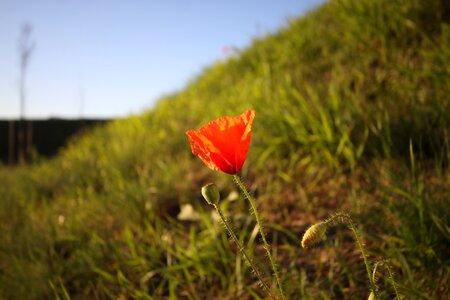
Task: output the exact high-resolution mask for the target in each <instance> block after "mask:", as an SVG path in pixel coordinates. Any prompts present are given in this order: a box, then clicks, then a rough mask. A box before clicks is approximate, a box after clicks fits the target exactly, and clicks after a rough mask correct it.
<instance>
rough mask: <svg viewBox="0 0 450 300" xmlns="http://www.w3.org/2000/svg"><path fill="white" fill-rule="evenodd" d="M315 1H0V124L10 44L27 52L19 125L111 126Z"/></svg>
mask: <svg viewBox="0 0 450 300" xmlns="http://www.w3.org/2000/svg"><path fill="white" fill-rule="evenodd" d="M323 1H324V0H259V1H258V0H241V1H238V0H228V1H224V0H222V1H216V0H209V1H207V0H166V1H157V0H128V1H125V0H123V1H116V0H78V1H76V0H0V119H11V118H19V117H20V96H19V95H20V94H19V86H20V84H19V82H20V79H19V78H20V51H19V37H20V35H21V32H22V28H23V26H24V25H25V24H29V25H30V26H31V28H32V30H31V34H30V44H31V43H33V44H34V48H33V50H32V52H31V55H30V59H29V63H28V67H27V71H26V73H25V91H26V93H25V95H26V98H25V100H26V102H25V107H24V116H25V118H30V119H44V118H50V117H52V118H80V117H82V118H116V117H125V116H128V115H131V114H139V113H141V112H143V111H144V110H146V109H150V108H151V107H152V105H153V104H154V103H155V101H157V100H158V99H160V98H161V97H162V96H164V95H167V94H171V93H174V92H176V91H178V90H180V89H182V88H183V87H184V86H185V85H186V84H187V82H188V81H189V80H191V79H193V78H195V77H196V76H197V75H198V74H200V73H201V71H202V70H203V69H204V68H205V67H207V66H209V65H211V64H213V63H214V62H216V61H217V60H221V59H226V57H227V55H230V54H229V51H225V50H226V49H227V48H228V49H230V48H238V49H243V48H245V47H248V46H249V45H250V44H251V41H252V40H253V39H254V38H256V37H261V36H264V35H266V34H268V33H271V32H276V31H277V29H279V28H280V27H282V26H286V25H287V21H288V19H289V18H294V17H297V16H299V15H302V14H304V13H305V12H307V11H308V10H311V9H313V8H314V7H316V6H317V5H319V4H320V3H322V2H323Z"/></svg>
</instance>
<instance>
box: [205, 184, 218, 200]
mask: <svg viewBox="0 0 450 300" xmlns="http://www.w3.org/2000/svg"><path fill="white" fill-rule="evenodd" d="M202 196H203V198H205V200H206V202H208V204H209V205H213V204H219V200H220V194H219V189H218V188H217V186H216V185H215V184H214V183H208V184H207V185H205V186H204V187H202Z"/></svg>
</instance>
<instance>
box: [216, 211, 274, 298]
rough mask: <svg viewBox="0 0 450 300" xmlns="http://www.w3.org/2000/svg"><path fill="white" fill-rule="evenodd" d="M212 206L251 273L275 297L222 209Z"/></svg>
mask: <svg viewBox="0 0 450 300" xmlns="http://www.w3.org/2000/svg"><path fill="white" fill-rule="evenodd" d="M212 205H213V206H214V208H215V209H216V211H217V213H218V214H219V216H220V219H221V220H222V223H223V224H224V225H225V228H226V230H227V231H228V234H229V235H230V236H231V239H232V240H233V241H234V242H235V243H236V245H237V246H238V248H239V251H240V252H241V254H242V256H243V257H244V259H246V260H247V262H248V264H249V265H250V268H252V270H253V273H254V274H255V276H256V277H257V278H258V280H259V282H260V283H261V285H262V287H263V289H264V290H265V291H266V292H267V294H269V296H270V297H271V298H272V299H277V298H276V297H275V296H274V295H273V294H272V293H271V292H270V288H269V286H268V285H267V283H266V282H265V281H264V280H263V278H262V276H261V273H260V272H259V270H258V268H257V267H256V265H255V263H254V262H253V260H252V259H251V258H250V257H249V256H248V254H247V252H246V251H245V249H244V247H243V246H242V244H241V242H239V240H238V238H237V236H236V234H235V233H234V231H233V229H231V226H230V224H228V222H227V220H226V219H225V217H224V215H223V213H222V210H221V209H220V208H219V206H217V205H216V204H212Z"/></svg>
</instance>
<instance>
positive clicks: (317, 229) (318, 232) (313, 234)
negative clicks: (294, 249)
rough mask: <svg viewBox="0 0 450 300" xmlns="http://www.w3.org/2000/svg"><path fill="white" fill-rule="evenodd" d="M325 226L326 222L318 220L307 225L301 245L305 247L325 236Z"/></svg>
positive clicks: (326, 225)
mask: <svg viewBox="0 0 450 300" xmlns="http://www.w3.org/2000/svg"><path fill="white" fill-rule="evenodd" d="M327 227H328V224H327V223H326V222H319V223H317V224H314V225H312V226H311V227H309V228H308V230H306V232H305V234H304V235H303V239H302V247H303V248H307V247H310V246H312V245H314V244H316V243H318V242H320V241H321V240H322V239H323V238H324V237H325V233H326V231H327Z"/></svg>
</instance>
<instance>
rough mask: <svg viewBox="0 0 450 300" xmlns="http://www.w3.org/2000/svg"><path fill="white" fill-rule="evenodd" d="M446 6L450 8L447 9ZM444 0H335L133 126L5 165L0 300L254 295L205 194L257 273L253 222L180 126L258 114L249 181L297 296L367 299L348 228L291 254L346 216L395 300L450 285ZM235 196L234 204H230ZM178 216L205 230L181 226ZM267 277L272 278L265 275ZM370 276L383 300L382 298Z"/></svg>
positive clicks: (448, 34) (439, 292)
mask: <svg viewBox="0 0 450 300" xmlns="http://www.w3.org/2000/svg"><path fill="white" fill-rule="evenodd" d="M444 2H445V1H444ZM444 2H443V1H439V0H427V1H425V0H398V1H391V0H335V1H330V2H329V3H327V4H325V5H323V6H321V7H320V8H318V9H317V10H315V11H312V12H310V13H309V14H307V15H306V16H304V17H301V18H299V19H296V20H291V21H290V22H289V25H288V26H286V27H285V28H282V29H280V31H279V32H278V33H276V34H273V35H270V36H266V37H263V38H259V39H257V40H255V41H254V42H253V43H252V45H251V47H249V48H248V49H243V50H241V51H237V52H236V53H234V54H233V55H232V56H231V57H230V58H229V59H227V60H226V61H218V62H216V63H215V64H214V65H212V66H210V67H209V68H208V69H206V70H205V71H204V72H203V73H202V74H200V75H199V76H198V77H197V78H195V79H194V80H192V81H191V82H190V83H189V84H188V85H187V86H186V88H185V89H184V90H182V91H180V92H179V93H177V94H174V95H172V96H168V97H165V98H163V99H161V100H160V101H159V103H158V104H157V105H156V107H155V108H154V109H153V110H151V111H149V112H147V113H145V114H143V115H142V116H138V117H130V118H127V119H124V120H118V121H115V122H112V123H111V124H108V125H107V126H103V127H98V128H96V129H95V130H93V131H92V132H90V133H89V134H88V135H86V136H85V137H83V138H81V139H77V140H74V141H73V142H72V143H71V144H70V145H69V146H68V147H67V148H66V149H64V150H63V151H61V153H60V154H59V156H58V157H56V158H55V159H52V160H45V161H40V162H36V163H34V164H32V165H29V166H20V167H16V168H7V167H1V168H0V181H1V182H2V184H1V185H0V195H1V196H0V205H1V209H0V236H1V237H2V238H1V239H2V242H1V243H0V298H5V299H47V298H52V297H59V298H61V299H67V298H69V297H70V298H74V299H109V298H112V299H117V298H120V299H131V298H139V299H169V298H170V299H177V298H180V299H236V298H241V299H253V298H254V299H258V298H257V297H258V295H260V296H262V295H264V293H263V291H262V290H261V289H260V288H259V287H258V286H257V284H256V280H255V279H254V278H253V277H252V276H251V275H250V270H249V269H248V267H247V266H246V265H245V264H243V263H242V261H241V260H240V259H237V258H236V257H238V256H236V253H235V252H236V249H234V248H233V246H232V244H231V243H230V242H229V241H228V239H227V236H226V233H225V232H224V231H222V230H221V227H220V226H217V224H216V223H215V221H214V218H212V217H211V212H210V211H209V208H208V207H207V206H206V204H205V203H203V202H202V200H201V196H200V188H201V186H202V185H203V184H205V183H207V182H210V181H215V182H216V183H217V184H218V186H219V188H220V189H221V193H222V194H223V196H224V198H225V199H224V201H223V203H222V204H223V209H224V210H225V211H226V213H227V214H228V215H229V216H230V221H231V222H232V223H233V225H234V226H235V228H236V230H237V231H238V233H239V236H240V237H241V238H242V239H243V240H245V241H246V242H247V243H248V245H249V247H250V249H251V252H252V253H253V254H254V255H255V256H257V257H259V258H260V261H261V262H263V263H265V260H264V254H263V252H262V251H261V248H260V247H259V241H258V239H257V238H256V239H255V236H253V235H252V231H253V229H254V223H253V221H252V220H253V219H252V218H251V216H249V214H247V212H248V207H247V206H246V203H245V201H235V199H234V198H235V197H234V196H233V195H235V191H236V188H235V187H234V186H233V183H232V180H231V178H230V177H229V176H227V175H225V174H220V173H218V172H213V171H211V170H209V169H208V168H207V167H205V166H204V165H203V164H202V163H201V161H200V160H199V159H197V158H196V157H194V156H193V155H192V154H191V151H190V148H189V144H188V142H187V138H186V135H185V131H186V130H188V129H192V128H198V126H199V125H200V124H203V123H204V122H207V121H210V120H212V119H215V118H217V117H219V116H222V115H238V114H240V113H241V112H242V111H244V110H245V109H248V108H253V109H255V110H256V119H255V124H254V129H253V133H252V142H251V148H250V152H249V154H248V158H247V162H246V163H245V165H244V169H243V170H242V176H243V177H244V178H245V180H246V184H247V185H248V186H249V187H250V188H251V191H252V192H253V193H254V194H255V195H256V196H257V199H258V203H259V206H260V209H261V210H262V212H263V217H264V219H265V220H266V222H267V225H266V231H267V232H268V234H269V238H270V240H271V243H272V245H273V248H274V252H275V254H276V259H277V261H278V263H279V265H280V269H281V273H282V281H283V283H284V285H285V288H286V291H287V294H288V295H289V296H290V298H291V299H300V298H305V299H322V298H323V299H330V298H331V299H362V298H365V297H367V294H368V286H367V280H366V279H365V277H364V276H365V275H364V274H365V269H364V265H363V264H362V260H361V258H360V256H359V254H358V253H357V252H356V250H355V246H354V244H353V242H352V239H351V235H350V233H349V232H348V231H347V230H345V228H344V227H338V228H337V229H335V230H332V231H331V232H330V236H329V238H328V240H327V241H325V242H324V243H323V244H321V245H319V246H318V247H316V248H313V249H311V250H308V251H306V250H302V249H301V248H300V245H299V239H300V238H301V234H302V233H303V232H304V231H305V229H306V228H307V227H308V226H309V225H310V224H312V223H314V222H316V221H318V220H319V219H321V218H326V217H328V216H330V215H331V214H333V213H334V212H336V211H338V210H345V211H347V212H349V213H350V214H352V215H353V216H354V218H355V220H356V221H357V222H358V223H359V225H360V228H361V231H362V232H363V239H364V242H365V244H366V245H367V249H368V251H369V253H370V255H371V258H372V260H373V261H375V260H378V259H382V258H386V259H389V263H390V265H391V266H392V267H393V268H394V270H395V273H396V280H397V281H398V285H399V290H400V292H401V293H402V294H403V295H405V296H404V298H405V299H420V298H424V299H445V298H446V296H448V293H449V286H450V272H449V270H450V260H449V256H448V253H450V228H449V226H448V224H450V212H449V211H448V207H450V197H449V186H450V172H449V169H448V164H449V158H450V150H449V149H450V148H449V147H450V145H449V143H450V140H449V139H450V137H449V134H450V98H449V95H450V93H449V92H450V25H449V23H450V20H448V19H446V14H444V7H443V6H444ZM233 199H234V200H233ZM184 204H192V205H193V207H194V209H195V210H196V212H197V213H198V214H199V216H200V219H197V220H195V221H190V222H186V221H180V220H179V219H177V214H178V212H179V210H180V207H181V206H182V205H184ZM262 271H263V273H264V274H267V278H269V276H270V271H269V268H268V267H263V268H262ZM384 272H385V271H384V269H383V270H381V268H380V276H379V280H378V284H379V287H380V290H381V291H382V292H381V296H382V298H383V299H384V298H386V299H392V298H393V293H394V291H393V289H392V286H391V285H390V281H389V278H388V276H387V275H386V274H385V273H384Z"/></svg>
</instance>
